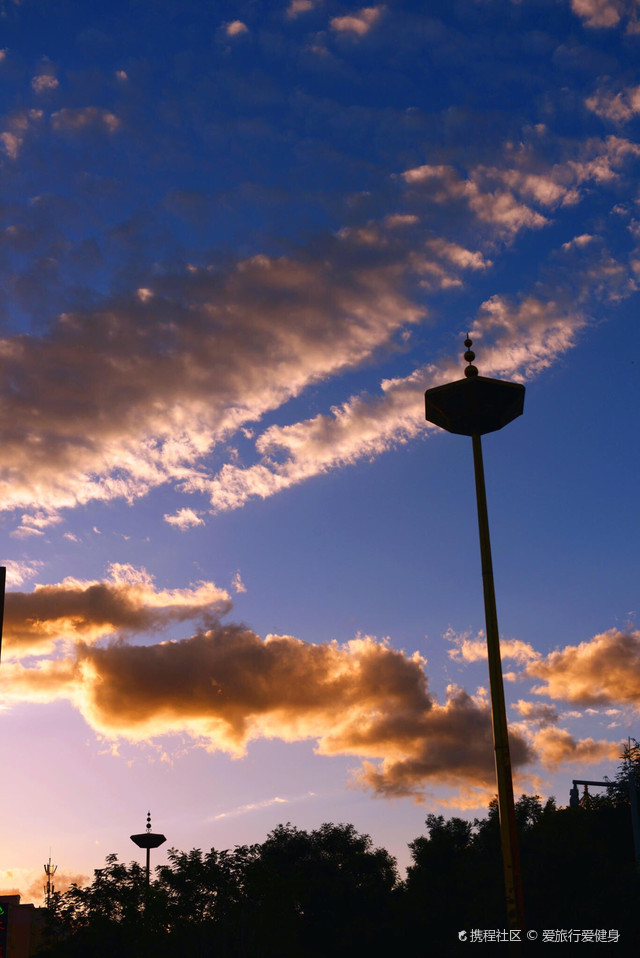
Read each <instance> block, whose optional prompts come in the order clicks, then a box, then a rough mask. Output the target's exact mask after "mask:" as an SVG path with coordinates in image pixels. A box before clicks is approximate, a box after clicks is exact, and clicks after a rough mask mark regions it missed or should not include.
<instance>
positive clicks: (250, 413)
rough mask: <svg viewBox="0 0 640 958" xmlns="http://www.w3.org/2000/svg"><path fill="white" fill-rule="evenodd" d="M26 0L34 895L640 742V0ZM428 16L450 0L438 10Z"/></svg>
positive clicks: (23, 871)
mask: <svg viewBox="0 0 640 958" xmlns="http://www.w3.org/2000/svg"><path fill="white" fill-rule="evenodd" d="M422 7H423V9H420V5H416V4H413V3H409V2H408V0H406V2H405V0H397V2H394V0H388V2H387V3H385V4H377V5H374V6H360V5H359V4H355V3H339V2H333V0H282V2H280V0H275V2H273V3H259V2H255V0H246V2H242V0H241V2H225V3H222V2H217V0H213V2H210V3H208V4H202V3H200V2H197V0H180V2H178V0H135V2H126V3H124V2H121V0H119V2H118V0H116V2H114V0H109V2H108V3H106V2H102V0H95V2H92V3H91V4H86V3H81V2H77V0H76V2H73V0H58V2H56V3H55V4H53V3H45V2H43V0H2V2H1V3H0V277H1V282H0V451H1V454H0V559H1V560H2V562H3V563H4V564H5V565H6V567H7V581H8V592H7V596H6V607H5V625H4V638H3V647H2V664H1V666H0V687H1V693H2V697H1V699H0V702H1V705H0V729H1V743H2V746H1V747H2V762H3V765H4V769H5V772H4V774H3V788H2V790H1V793H0V795H1V798H0V815H1V817H2V820H3V823H4V828H3V829H2V838H1V840H0V888H1V889H2V890H3V891H5V892H6V891H14V890H18V891H19V892H20V893H21V894H22V895H23V896H24V898H23V900H25V901H29V900H31V901H35V902H39V901H40V898H39V895H40V894H41V889H42V883H43V877H44V876H43V871H42V865H43V863H44V862H46V861H47V860H48V858H49V854H51V858H52V861H53V862H54V863H55V864H56V865H57V866H58V873H57V886H58V888H59V889H64V888H65V887H67V886H68V884H69V883H70V882H72V881H82V880H86V879H87V877H90V876H91V875H92V874H93V869H94V868H98V867H100V866H101V865H102V864H103V863H104V858H105V856H106V855H107V854H109V853H111V852H115V853H117V854H118V855H119V857H120V858H121V860H123V861H126V862H128V861H131V860H133V859H136V860H142V859H141V854H142V853H140V852H139V850H138V849H137V848H135V846H133V845H132V843H131V841H130V839H129V836H130V835H131V834H133V833H135V832H140V831H142V830H143V829H144V825H145V822H146V813H147V810H148V809H150V810H151V817H152V824H153V827H154V830H157V831H160V832H162V833H163V834H164V835H166V837H167V843H166V845H164V846H163V847H162V848H161V849H159V850H158V851H157V852H154V853H153V858H152V864H159V863H161V862H162V861H164V860H165V855H166V850H167V849H168V848H170V847H175V848H178V849H181V850H189V849H191V848H194V847H197V848H203V849H205V850H208V849H209V848H211V847H215V848H219V849H222V848H233V847H234V846H235V845H237V844H247V843H252V842H260V841H263V840H264V839H265V838H266V835H267V834H268V832H269V831H270V830H271V829H272V828H274V827H275V826H276V825H277V824H279V823H281V822H287V821H290V822H292V823H293V824H295V825H297V826H299V827H300V828H307V829H310V828H316V827H318V826H319V825H320V824H322V823H323V822H336V823H337V822H351V823H353V824H354V825H355V827H356V828H357V829H358V830H359V831H362V832H366V833H368V834H370V835H371V837H372V839H373V841H374V843H375V844H376V845H382V846H384V847H385V848H387V849H388V850H389V851H390V852H391V853H392V854H394V855H395V856H396V857H397V858H398V861H399V864H400V866H401V868H402V867H404V866H406V864H407V862H408V861H409V852H408V848H407V845H408V843H409V842H410V841H412V840H413V839H414V838H416V837H417V836H418V835H420V834H423V833H424V820H425V818H426V815H427V814H429V813H430V812H434V813H436V814H443V815H445V816H451V815H462V816H465V817H470V818H473V817H474V816H479V817H482V816H483V815H484V814H485V813H486V806H487V802H488V801H489V800H490V799H491V797H492V796H493V794H494V793H495V772H494V765H493V747H492V740H491V726H490V714H489V703H488V690H487V687H488V671H487V662H486V654H485V641H484V633H483V627H484V611H483V603H482V588H481V577H480V558H479V547H478V534H477V524H476V513H475V499H474V486H473V465H472V455H471V442H470V440H468V439H467V438H464V437H461V436H453V435H449V434H447V433H444V432H442V431H441V430H439V429H437V428H436V427H433V426H429V425H427V423H426V422H425V419H424V391H425V390H426V389H427V388H430V387H433V386H436V385H439V384H441V383H444V382H447V381H450V380H453V379H459V378H461V377H462V371H463V368H464V361H463V358H462V353H463V351H464V346H463V340H464V338H465V336H466V334H467V332H469V334H470V335H471V338H472V340H473V343H474V347H473V348H474V350H475V352H476V365H477V366H478V368H479V371H480V373H481V375H485V376H493V377H497V378H503V379H509V380H512V381H516V382H522V383H524V384H525V385H526V400H525V409H524V415H523V416H522V417H521V418H519V419H518V420H516V421H515V422H513V423H512V424H510V425H509V426H508V427H507V428H506V429H505V430H503V431H500V432H499V433H495V434H492V435H489V436H487V437H486V438H485V440H484V455H485V470H486V479H487V491H488V504H489V515H490V523H491V535H492V546H493V558H494V571H495V582H496V592H497V603H498V619H499V625H500V632H501V641H502V656H503V669H504V673H505V689H506V698H507V712H508V718H509V723H510V734H511V747H512V763H513V767H514V774H515V790H516V794H517V795H518V794H520V793H522V792H526V793H528V794H534V793H538V794H540V795H541V796H543V797H547V796H549V795H555V796H556V799H557V801H558V803H559V804H561V805H565V804H568V800H569V788H570V786H571V780H572V779H573V778H589V779H598V780H601V778H602V777H603V776H605V775H608V776H610V777H612V776H613V775H615V772H616V768H617V763H618V759H619V756H620V752H621V748H622V744H623V743H624V742H626V740H627V737H628V736H632V737H635V736H637V735H638V711H639V709H640V631H639V627H638V613H637V609H638V589H637V583H638V581H639V573H640V568H639V566H640V561H639V550H638V522H637V475H638V466H639V458H640V457H639V454H638V441H637V436H638V427H639V425H640V422H639V419H640V417H639V412H638V409H639V404H638V395H639V392H638V378H639V370H640V341H639V338H638V333H637V318H636V317H637V312H638V284H639V282H640V192H639V189H638V174H639V172H640V70H639V68H638V64H639V63H640V3H638V0H520V2H516V0H454V2H451V0H446V2H438V0H434V2H432V3H430V4H428V5H422ZM417 8H418V9H417Z"/></svg>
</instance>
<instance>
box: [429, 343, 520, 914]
mask: <svg viewBox="0 0 640 958" xmlns="http://www.w3.org/2000/svg"><path fill="white" fill-rule="evenodd" d="M464 344H465V346H466V347H467V351H466V352H465V354H464V358H465V359H466V361H467V363H468V364H469V365H468V366H467V367H466V369H465V371H464V374H465V378H464V379H459V380H456V381H455V382H452V383H447V384H446V385H444V386H436V387H434V388H433V389H427V391H426V393H425V404H426V419H427V422H432V423H434V424H435V425H436V426H440V427H441V428H442V429H446V430H447V432H452V433H455V434H457V435H459V436H471V439H472V443H473V464H474V472H475V481H476V499H477V505H478V529H479V533H480V557H481V561H482V585H483V591H484V608H485V621H486V632H487V653H488V659H489V685H490V689H491V719H492V725H493V744H494V751H495V762H496V778H497V782H498V807H499V810H500V839H501V844H502V862H503V868H504V883H505V892H506V899H507V919H508V922H509V927H510V929H524V927H525V924H524V903H523V897H522V877H521V874H520V856H519V852H518V837H517V833H516V818H515V810H514V801H513V781H512V777H511V758H510V754H509V737H508V729H507V713H506V708H505V702H504V683H503V679H502V662H501V659H500V637H499V633H498V615H497V612H496V597H495V590H494V585H493V565H492V562H491V543H490V540H489V518H488V514H487V497H486V490H485V483H484V466H483V462H482V443H481V439H480V437H481V436H483V435H484V434H485V433H487V432H496V431H497V430H498V429H502V427H503V426H506V425H507V424H508V423H510V422H512V421H513V420H514V419H517V417H518V416H521V415H522V411H523V408H524V386H522V385H520V384H519V383H510V382H505V381H504V380H501V379H487V378H486V377H484V376H479V375H478V370H477V369H476V367H475V366H473V365H472V362H473V360H474V359H475V353H473V352H472V351H471V346H472V345H473V343H472V341H471V340H470V339H469V338H468V334H467V339H465V341H464Z"/></svg>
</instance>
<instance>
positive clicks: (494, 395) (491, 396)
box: [424, 335, 525, 436]
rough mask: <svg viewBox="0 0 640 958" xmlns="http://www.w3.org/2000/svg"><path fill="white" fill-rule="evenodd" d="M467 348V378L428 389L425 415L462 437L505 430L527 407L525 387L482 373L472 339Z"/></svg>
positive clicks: (468, 341)
mask: <svg viewBox="0 0 640 958" xmlns="http://www.w3.org/2000/svg"><path fill="white" fill-rule="evenodd" d="M464 344H465V346H466V347H467V351H466V352H465V354H464V358H465V359H466V360H467V363H468V366H467V367H466V369H465V371H464V375H465V378H464V379H457V380H456V381H455V382H452V383H445V385H444V386H434V388H433V389H427V391H426V393H425V394H424V398H425V416H426V419H427V422H432V423H434V425H436V426H440V427H441V428H442V429H446V430H447V432H453V433H456V434H457V435H459V436H473V435H477V436H483V435H484V434H485V433H487V432H495V431H496V430H498V429H502V427H503V426H506V425H507V423H510V422H511V421H512V420H514V419H517V417H518V416H521V415H522V412H523V409H524V391H525V390H524V386H523V385H521V384H520V383H510V382H507V381H505V380H503V379H488V378H487V377H486V376H479V375H478V370H477V369H476V367H475V366H473V365H472V362H473V360H474V359H475V353H474V352H472V350H471V346H472V345H473V343H472V341H471V340H470V339H469V336H468V335H467V338H466V339H465V341H464Z"/></svg>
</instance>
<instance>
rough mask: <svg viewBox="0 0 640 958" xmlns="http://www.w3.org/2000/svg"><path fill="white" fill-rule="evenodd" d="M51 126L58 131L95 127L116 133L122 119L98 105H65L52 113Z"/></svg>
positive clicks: (73, 130)
mask: <svg viewBox="0 0 640 958" xmlns="http://www.w3.org/2000/svg"><path fill="white" fill-rule="evenodd" d="M51 126H52V128H53V129H54V130H56V131H57V132H65V131H72V132H76V131H78V130H85V129H91V128H93V129H102V130H106V132H107V133H114V132H115V131H116V130H117V129H118V128H119V127H120V120H119V119H118V117H117V116H116V115H115V114H114V113H111V112H110V111H109V110H103V109H101V108H100V107H97V106H86V107H80V108H78V109H72V108H71V107H64V108H63V109H62V110H58V112H57V113H52V114H51Z"/></svg>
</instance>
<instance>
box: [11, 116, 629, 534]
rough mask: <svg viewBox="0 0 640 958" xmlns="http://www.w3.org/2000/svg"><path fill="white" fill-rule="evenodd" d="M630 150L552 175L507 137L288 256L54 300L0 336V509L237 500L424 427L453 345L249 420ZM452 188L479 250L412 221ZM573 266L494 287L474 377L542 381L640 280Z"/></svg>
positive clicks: (386, 344) (415, 173) (622, 270)
mask: <svg viewBox="0 0 640 958" xmlns="http://www.w3.org/2000/svg"><path fill="white" fill-rule="evenodd" d="M56 116H58V117H59V118H61V117H62V112H61V113H60V114H56ZM65 117H66V121H65V122H69V123H70V124H71V125H73V123H76V122H77V123H79V124H82V123H87V124H88V123H91V122H100V121H99V119H96V117H95V115H94V114H92V113H91V112H86V111H85V112H82V111H80V112H79V113H77V115H76V114H74V116H73V123H72V117H71V114H69V116H67V115H66V114H65ZM16 122H17V121H16ZM25 122H26V123H27V125H28V123H29V122H30V120H29V119H28V118H27V120H25ZM58 122H61V120H60V119H59V120H58ZM638 151H640V147H637V146H636V145H635V144H632V143H630V142H629V141H627V140H624V139H621V138H618V137H609V138H607V139H606V140H602V139H598V138H595V139H594V140H590V141H588V142H587V143H586V144H583V145H582V146H581V147H580V148H576V149H575V150H574V151H573V153H572V157H571V159H570V160H565V162H564V163H562V164H556V165H555V166H553V167H551V168H549V164H548V163H547V164H546V167H545V166H544V165H541V164H542V160H541V159H540V158H537V159H536V157H532V156H531V155H530V153H529V152H527V151H526V150H525V151H523V150H520V149H515V148H513V149H507V147H505V161H504V166H503V167H500V168H498V167H491V166H480V165H477V166H475V167H473V168H472V169H471V170H470V171H469V172H468V173H467V174H463V173H461V172H459V171H457V170H456V169H454V168H453V167H452V166H448V165H440V166H435V165H434V166H422V167H415V168H413V169H412V170H407V171H405V173H404V174H403V176H401V177H399V178H396V179H395V180H393V181H392V183H391V184H389V187H390V188H391V186H393V189H394V190H395V191H396V197H395V199H396V201H397V202H396V203H394V206H393V207H392V208H393V209H394V211H395V212H394V213H392V214H389V215H384V214H383V215H380V217H379V218H378V219H370V220H367V221H366V222H364V223H362V224H361V225H358V226H353V225H352V226H349V227H345V228H343V229H341V230H339V231H337V233H336V234H334V235H332V236H327V235H324V236H322V237H320V238H317V239H316V241H315V243H314V245H313V246H312V247H310V248H309V249H308V250H301V251H300V252H299V253H298V255H297V256H295V257H294V256H292V255H290V256H266V255H255V256H251V257H248V258H245V259H242V260H239V261H236V262H230V263H229V262H227V263H225V264H224V265H219V264H216V263H209V264H208V265H205V266H196V265H194V264H189V265H188V266H186V267H185V268H184V269H182V268H180V269H177V270H176V271H175V272H173V273H172V272H170V271H166V272H162V271H161V270H158V271H156V273H155V274H153V275H150V276H148V277H147V278H146V279H145V280H144V281H143V279H142V278H140V279H139V281H138V282H136V283H135V284H132V287H131V290H130V291H129V292H128V293H123V294H122V295H119V296H115V295H114V296H111V297H108V298H105V300H104V301H103V302H102V303H101V304H99V305H96V306H94V307H88V308H86V309H84V310H83V309H77V310H75V311H70V312H66V313H63V314H62V315H61V316H60V317H59V318H58V319H57V320H56V321H54V322H52V323H51V324H50V325H49V326H48V327H47V328H46V329H45V330H44V331H43V332H42V333H41V334H40V335H38V336H36V335H29V334H26V333H25V334H22V335H12V336H11V335H7V336H6V337H5V338H2V339H0V401H2V403H3V406H4V408H6V412H7V415H6V417H5V419H4V420H3V428H2V436H1V439H2V443H3V449H4V450H5V462H10V463H11V470H10V471H9V470H8V468H7V469H5V470H3V471H2V472H0V504H1V506H0V507H1V508H3V509H5V510H11V509H15V510H17V509H20V510H29V511H28V512H25V513H24V514H25V515H29V514H30V511H34V512H39V513H43V514H46V515H49V516H53V515H54V514H55V513H56V512H59V511H60V510H62V509H65V508H73V507H76V506H78V505H84V504H86V503H88V502H90V501H92V500H102V501H109V500H112V499H117V498H123V499H126V500H128V501H130V502H131V501H133V500H134V499H135V498H137V497H139V496H143V495H145V494H146V493H148V492H149V491H150V490H151V489H153V488H155V487H158V486H161V485H165V484H172V485H173V486H174V488H176V489H177V490H178V491H179V492H180V493H183V494H188V493H193V492H201V493H204V494H205V495H208V496H209V498H210V500H211V506H212V508H213V509H214V510H222V509H232V508H238V507H240V506H241V505H242V504H243V503H244V502H246V501H247V500H248V499H250V498H251V497H256V496H257V497H266V496H271V495H273V494H275V493H276V492H278V491H281V490H284V489H287V488H290V487H291V486H293V485H295V484H297V483H300V482H303V481H305V480H306V479H308V478H310V477H311V476H314V475H318V474H319V473H323V472H327V471H329V470H332V469H335V468H339V467H341V466H344V465H348V464H350V463H354V462H357V461H359V460H360V459H362V458H363V457H371V456H376V455H379V454H381V453H383V452H384V451H386V450H388V449H391V448H393V447H394V446H395V445H397V444H398V443H402V442H406V441H409V440H411V439H413V438H414V437H417V436H418V435H420V434H424V431H425V425H424V421H423V417H422V412H421V410H422V405H423V399H422V393H423V392H424V389H425V388H426V387H427V386H430V385H437V384H438V383H440V382H443V381H445V380H446V379H447V378H457V377H458V376H459V375H460V366H459V359H458V358H456V359H455V361H454V360H453V359H446V358H445V359H441V360H439V361H438V362H437V363H429V364H426V365H424V366H423V367H422V368H420V369H418V370H414V371H413V372H411V373H410V374H409V375H407V376H404V377H398V378H394V379H386V380H383V381H382V382H381V383H380V389H379V392H374V391H372V394H370V395H366V394H355V395H351V396H349V395H348V393H347V398H346V399H344V400H343V401H342V402H340V403H336V404H335V405H334V406H333V407H331V408H330V409H329V410H323V411H322V412H320V414H319V415H317V416H314V417H312V418H309V419H306V420H303V421H298V422H296V421H293V422H287V423H285V424H284V425H270V426H268V427H267V428H265V429H264V430H263V431H262V432H260V429H259V427H258V425H257V424H259V423H260V421H261V420H262V419H263V418H264V417H265V416H266V415H268V414H269V413H270V412H272V411H274V410H276V409H279V408H281V407H283V406H284V405H285V404H286V403H287V402H288V401H289V400H290V399H292V398H294V397H298V396H300V395H301V394H302V393H303V392H304V390H305V389H308V388H309V387H310V386H312V385H313V384H318V383H323V382H327V381H329V380H334V381H338V380H339V379H340V378H341V377H343V376H345V375H346V374H348V373H350V372H352V371H353V370H356V369H358V368H359V367H361V366H362V365H363V364H364V363H366V362H369V361H371V359H372V358H374V357H376V355H377V354H379V352H380V351H381V349H382V348H384V349H387V350H393V349H398V350H399V349H404V348H405V343H406V342H407V341H408V338H409V337H410V333H411V328H412V327H414V326H415V325H417V324H418V323H420V322H425V320H426V319H427V309H426V306H425V299H426V294H427V293H431V292H434V293H441V292H443V291H446V290H457V289H459V288H460V287H462V286H464V284H465V283H466V282H467V281H468V278H469V276H470V275H472V274H474V273H476V274H477V273H480V272H483V271H486V270H488V269H489V268H490V267H491V265H492V262H493V260H492V258H490V257H489V255H488V253H489V252H491V254H492V256H493V253H494V251H495V250H496V249H497V246H496V243H497V242H498V241H500V242H502V241H504V240H505V239H510V238H512V237H513V235H514V231H515V232H517V231H518V230H521V229H524V228H531V229H537V228H538V226H540V225H543V220H544V222H545V223H546V221H547V218H548V217H547V214H549V212H550V210H553V209H555V208H556V207H559V206H561V205H562V204H563V203H565V202H569V199H571V202H574V198H579V197H580V196H581V189H582V186H583V185H584V184H590V183H604V184H606V183H611V182H614V181H615V180H616V178H617V177H618V176H619V175H620V173H621V171H622V170H623V169H624V165H625V163H627V162H628V161H629V159H630V158H631V157H633V156H635V155H637V154H638ZM397 192H399V193H400V194H401V195H400V197H399V198H398V196H397ZM456 198H457V199H458V200H459V201H460V203H461V204H462V206H463V207H464V209H463V214H464V218H465V223H466V221H467V220H469V219H470V218H471V220H472V225H473V228H474V230H475V225H477V224H475V223H474V222H473V221H475V220H476V219H480V220H481V221H482V223H483V229H482V236H483V240H482V245H483V248H477V246H478V244H477V243H473V244H467V243H464V242H462V241H461V239H463V238H464V237H462V238H461V239H458V240H456V239H454V238H451V237H449V236H445V235H442V236H441V235H436V234H435V233H434V232H433V231H432V230H431V229H428V228H427V226H426V225H425V223H427V222H430V221H429V219H428V217H427V216H423V215H422V214H423V207H424V205H425V204H426V206H427V207H429V208H431V207H430V206H429V204H431V205H432V204H433V203H436V205H437V204H440V203H442V204H444V203H447V204H449V205H450V204H451V203H454V205H455V202H456ZM400 200H401V202H400ZM576 201H577V200H576ZM535 207H539V208H540V209H543V210H544V215H543V213H540V212H539V211H538V209H536V208H535ZM469 211H470V212H471V214H472V215H471V217H470V216H469ZM419 214H420V215H419ZM487 223H488V224H489V225H490V228H489V229H487V230H485V229H484V225H485V224H487ZM476 239H477V237H476ZM596 247H597V249H598V251H599V252H600V253H601V252H602V248H601V246H598V244H594V249H595V248H596ZM565 252H566V253H567V254H569V253H570V252H571V251H570V250H568V249H567V250H565ZM575 252H576V254H577V253H580V252H582V251H581V250H580V249H578V247H577V246H576V250H575ZM585 255H586V254H585ZM639 270H640V267H639ZM567 275H570V276H571V282H572V283H573V284H574V288H572V289H571V290H567V288H564V287H560V288H558V289H552V288H551V287H547V289H546V293H547V295H546V296H545V295H544V293H545V289H544V288H540V287H538V290H537V293H536V295H535V296H526V295H523V296H522V297H521V298H520V299H519V300H514V299H509V298H508V297H505V296H499V295H497V296H494V297H492V298H491V299H490V300H487V301H486V302H485V303H484V304H483V306H482V309H481V310H480V312H479V314H478V317H477V319H476V322H475V325H474V330H475V332H476V334H477V335H478V336H483V372H485V373H486V374H487V375H491V374H492V373H493V374H495V375H512V376H515V377H519V378H521V379H528V378H531V377H533V376H535V375H537V374H539V373H540V372H541V371H542V370H543V369H545V368H547V367H548V366H550V365H551V364H552V363H553V362H555V360H556V359H557V357H558V356H559V355H561V354H562V353H563V352H565V351H566V350H567V349H569V348H571V346H572V345H573V343H574V341H575V335H576V332H577V331H578V330H579V329H580V328H581V327H582V326H583V325H584V324H585V323H586V322H587V316H586V315H585V312H583V309H582V304H583V301H584V300H585V299H586V298H587V297H588V296H589V295H592V296H596V297H598V296H600V295H602V296H605V297H606V298H610V299H616V298H621V297H622V296H626V295H629V293H630V292H632V291H633V289H634V288H635V284H636V280H635V279H634V278H633V276H632V273H631V271H630V270H629V268H628V267H627V265H626V264H624V263H621V262H617V261H615V260H614V259H613V258H612V257H610V256H609V257H608V258H607V257H606V256H605V255H604V254H602V256H601V259H600V260H599V261H598V262H596V261H592V260H589V263H588V268H587V267H586V266H585V263H584V262H581V263H580V264H579V268H577V269H571V270H567ZM579 281H581V283H582V286H581V288H580V289H579V290H576V288H575V285H576V284H577V283H578V282H579ZM589 284H591V286H589ZM248 427H251V429H252V430H253V433H254V439H253V446H252V448H251V450H250V453H249V455H248V456H243V457H240V456H236V457H235V458H233V457H231V456H230V455H229V454H228V452H226V451H225V452H223V453H222V454H221V459H222V463H223V464H222V467H221V468H220V469H219V471H218V472H217V474H214V473H213V471H212V462H213V461H214V460H213V453H214V451H215V449H216V446H218V448H221V447H222V444H223V443H225V442H227V440H229V438H230V437H231V436H232V435H233V434H235V433H237V432H238V431H240V430H247V428H248ZM245 435H247V433H246V432H245ZM215 461H216V466H217V464H218V462H219V460H218V459H216V460H215ZM180 505H182V504H180ZM185 508H186V507H185ZM169 515H172V518H171V519H169ZM193 515H196V516H197V517H198V518H199V519H202V516H201V515H200V513H199V512H198V511H197V510H194V509H191V510H188V511H186V512H185V511H184V509H183V508H178V509H177V510H176V511H175V512H174V513H173V514H169V513H168V514H167V521H171V522H172V524H175V525H176V526H177V527H178V528H185V527H187V526H188V525H189V522H191V523H193V518H192V517H193ZM43 528H44V527H43V526H42V525H36V524H34V522H32V521H29V520H25V519H23V521H22V522H21V524H20V526H19V528H18V529H17V530H16V534H17V535H18V536H19V537H20V536H21V537H29V536H30V537H32V538H35V537H36V536H37V535H38V534H39V533H42V531H43Z"/></svg>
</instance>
